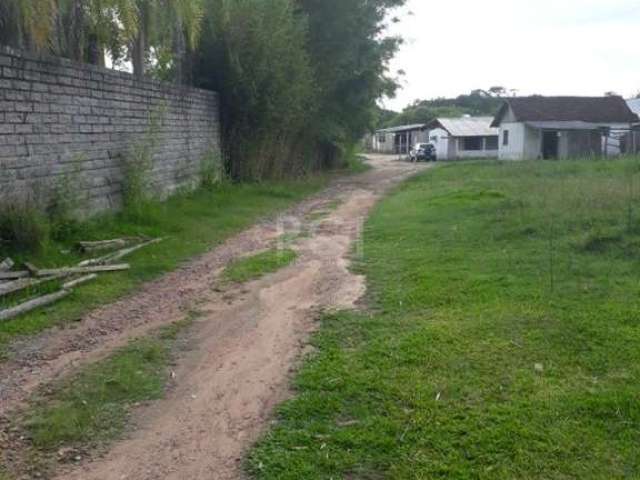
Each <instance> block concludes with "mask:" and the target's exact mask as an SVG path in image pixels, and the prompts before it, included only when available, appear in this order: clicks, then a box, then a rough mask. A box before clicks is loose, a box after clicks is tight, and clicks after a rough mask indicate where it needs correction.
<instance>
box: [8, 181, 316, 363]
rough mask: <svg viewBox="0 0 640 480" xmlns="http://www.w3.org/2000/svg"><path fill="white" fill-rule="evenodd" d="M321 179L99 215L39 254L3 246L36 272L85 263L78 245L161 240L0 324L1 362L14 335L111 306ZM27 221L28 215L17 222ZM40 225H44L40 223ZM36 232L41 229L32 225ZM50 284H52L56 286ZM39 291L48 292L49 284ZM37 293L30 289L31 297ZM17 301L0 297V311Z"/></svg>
mask: <svg viewBox="0 0 640 480" xmlns="http://www.w3.org/2000/svg"><path fill="white" fill-rule="evenodd" d="M325 183H326V177H323V176H316V177H309V178H306V179H301V180H297V181H288V182H280V183H263V184H243V185H233V184H227V183H225V184H222V185H219V186H217V187H216V188H215V189H204V188H203V189H199V190H197V191H195V192H191V193H185V194H180V195H177V196H175V197H173V198H171V199H170V200H168V201H167V202H164V203H158V202H149V203H148V204H147V206H146V207H145V210H144V215H143V216H136V215H130V214H128V213H127V212H126V211H125V212H121V213H118V214H113V215H104V216H102V217H99V218H95V219H92V220H90V221H87V222H83V223H79V224H78V226H77V227H78V228H76V229H73V230H72V231H71V232H70V234H69V235H68V236H65V237H64V238H63V239H62V238H58V239H52V238H49V239H48V240H47V241H45V242H43V243H42V246H41V249H40V250H39V251H38V252H33V251H29V252H25V251H24V249H22V248H16V247H11V246H10V245H8V244H7V243H2V244H0V257H2V258H4V256H12V257H13V258H14V260H16V261H17V262H21V261H30V262H32V263H34V264H35V265H37V266H38V267H41V268H46V267H56V266H61V265H74V264H77V263H78V262H79V261H80V260H82V259H83V258H85V257H83V256H81V255H80V254H79V253H78V251H77V250H76V249H75V248H74V245H75V243H76V242H77V241H79V240H104V239H108V238H119V237H132V236H141V235H143V236H148V237H153V238H158V237H162V238H165V240H164V241H163V242H162V243H160V244H157V245H153V246H151V247H148V248H147V249H144V250H141V251H139V252H136V253H135V254H134V255H132V256H131V257H130V262H131V270H130V271H128V272H122V273H115V274H109V275H104V276H101V277H100V278H99V279H98V280H97V281H96V282H95V283H92V284H87V285H85V286H82V287H81V288H79V289H77V293H75V292H74V293H73V294H72V295H71V296H70V297H69V298H68V299H66V300H65V301H64V302H62V303H60V304H57V305H55V306H53V307H50V308H47V309H43V310H38V311H36V312H33V313H30V314H27V315H24V316H21V317H19V318H17V319H15V320H11V321H8V322H2V323H0V358H1V357H2V355H3V353H4V351H3V349H4V347H6V345H7V343H8V342H9V341H10V340H11V339H12V338H14V337H15V336H18V335H28V334H35V333H37V332H39V331H41V330H43V329H45V328H48V327H50V326H53V325H56V324H60V323H63V322H71V321H74V320H75V319H78V318H79V317H80V316H81V315H82V314H83V313H84V312H86V311H87V310H89V309H91V308H93V307H95V306H97V305H100V304H103V303H105V302H109V301H112V300H114V299H116V298H118V297H119V296H121V295H123V294H125V293H127V292H129V291H130V290H131V289H133V288H134V287H136V286H138V285H139V284H140V283H141V282H144V281H148V280H150V279H152V278H154V277H157V276H158V275H160V274H162V273H164V272H167V271H170V270H172V269H175V268H176V267H177V266H178V265H179V264H180V263H181V262H183V261H185V260H188V259H189V258H190V257H192V256H194V255H197V254H199V253H202V252H204V251H206V250H209V249H211V248H212V247H214V246H215V245H217V244H218V243H220V242H221V241H223V240H224V239H225V238H227V237H228V236H229V235H231V234H233V233H236V232H238V231H239V230H241V229H242V228H245V227H247V226H249V225H251V224H252V223H253V222H255V221H256V220H257V219H258V218H260V217H261V216H264V215H268V214H271V213H273V212H275V211H276V210H279V209H282V208H285V207H287V206H289V205H291V204H292V203H294V202H296V201H299V200H300V199H302V198H303V197H304V196H306V195H308V194H310V193H312V192H315V191H317V190H318V189H320V188H322V186H324V185H325ZM20 218H26V219H28V220H32V219H35V218H36V217H33V216H31V215H27V216H26V217H25V216H22V217H20ZM43 224H44V225H47V223H46V221H44V220H43ZM36 225H37V228H41V224H39V223H38V224H36ZM53 286H55V285H53ZM43 288H45V289H46V288H52V286H51V285H48V286H45V287H43ZM42 291H43V290H42V288H38V289H35V290H33V289H32V290H28V291H26V292H25V293H24V295H27V296H29V295H35V294H37V293H40V292H42ZM16 301H17V299H16V298H14V297H9V298H3V299H0V308H3V307H5V306H7V305H11V304H13V303H15V302H16Z"/></svg>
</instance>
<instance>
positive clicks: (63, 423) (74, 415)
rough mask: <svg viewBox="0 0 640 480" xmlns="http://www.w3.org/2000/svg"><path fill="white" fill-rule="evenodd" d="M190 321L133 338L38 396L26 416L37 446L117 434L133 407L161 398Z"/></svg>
mask: <svg viewBox="0 0 640 480" xmlns="http://www.w3.org/2000/svg"><path fill="white" fill-rule="evenodd" d="M187 325H188V324H187V323H185V322H182V323H178V324H174V325H171V326H170V327H167V328H164V329H161V330H160V331H159V332H158V333H157V334H155V335H152V336H149V337H146V338H142V339H139V340H135V341H133V342H131V343H130V344H129V345H128V346H127V347H125V348H123V349H121V350H119V351H117V352H115V353H114V354H113V355H111V356H110V357H109V358H108V359H106V360H104V361H101V362H99V363H97V364H94V365H92V366H90V367H87V368H86V369H85V370H84V371H82V372H81V373H80V374H78V375H77V376H75V377H73V378H71V379H68V380H66V381H65V382H64V383H62V384H61V385H59V386H57V387H56V388H55V390H54V392H53V393H52V394H49V395H47V396H46V397H42V398H41V399H39V400H37V402H36V407H35V408H34V409H33V410H31V411H30V413H29V414H28V417H27V418H26V420H25V426H26V428H27V430H28V431H29V434H30V439H31V442H32V444H33V446H34V447H35V448H36V449H38V450H43V451H52V450H54V449H57V448H60V447H62V446H68V445H76V444H79V443H81V442H82V443H85V442H89V443H90V444H94V445H95V444H96V443H99V442H104V441H108V440H111V439H113V438H115V437H116V436H118V435H119V434H120V433H121V432H122V430H123V429H124V428H125V425H126V419H127V416H128V412H129V409H130V408H131V405H133V404H134V403H136V402H141V401H145V400H154V399H157V398H160V397H161V396H162V394H163V392H164V386H165V383H166V381H167V378H168V377H167V371H166V367H167V365H168V362H169V360H170V353H171V349H172V345H173V342H174V341H175V339H176V337H177V335H178V334H179V332H180V331H181V330H182V329H183V328H185V327H186V326H187Z"/></svg>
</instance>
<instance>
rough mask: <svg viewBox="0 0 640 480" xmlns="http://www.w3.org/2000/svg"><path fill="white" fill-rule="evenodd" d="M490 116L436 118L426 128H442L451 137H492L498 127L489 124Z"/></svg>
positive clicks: (496, 132) (496, 133)
mask: <svg viewBox="0 0 640 480" xmlns="http://www.w3.org/2000/svg"><path fill="white" fill-rule="evenodd" d="M492 120H493V118H491V117H462V118H436V119H435V120H433V121H432V122H430V123H428V124H427V128H428V129H429V130H432V129H434V128H442V129H444V130H446V131H447V132H448V133H449V135H451V136H452V137H492V136H497V135H498V129H497V128H493V127H492V126H491V122H492Z"/></svg>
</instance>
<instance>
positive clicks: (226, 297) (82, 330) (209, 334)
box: [0, 157, 425, 480]
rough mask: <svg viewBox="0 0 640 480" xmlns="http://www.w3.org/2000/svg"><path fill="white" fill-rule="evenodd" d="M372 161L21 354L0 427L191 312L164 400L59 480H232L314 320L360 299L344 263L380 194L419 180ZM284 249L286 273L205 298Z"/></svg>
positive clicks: (412, 168) (4, 371) (6, 389)
mask: <svg viewBox="0 0 640 480" xmlns="http://www.w3.org/2000/svg"><path fill="white" fill-rule="evenodd" d="M370 161H371V163H372V165H373V166H374V169H373V170H371V171H369V172H367V173H364V174H361V175H357V176H351V177H343V178H340V179H337V180H336V181H335V182H334V184H333V185H332V186H331V187H330V188H329V189H327V190H326V191H324V192H323V193H321V194H320V195H317V196H316V197H314V198H312V199H310V200H307V201H305V202H303V203H301V204H300V205H298V206H297V207H295V208H294V209H292V210H291V211H289V212H287V213H286V214H285V215H283V216H281V217H279V218H278V219H275V220H271V221H268V222H264V223H261V224H258V225H256V226H254V227H253V228H251V229H249V230H248V231H246V232H244V233H242V234H240V235H238V236H236V237H234V238H232V239H230V240H229V241H227V242H226V243H225V244H224V245H222V246H221V247H219V248H217V249H215V250H213V251H211V252H209V253H208V254H205V255H204V256H202V257H200V258H198V259H196V260H194V261H193V262H191V263H190V264H189V265H186V266H185V267H183V268H182V269H180V270H178V271H176V272H174V273H171V274H168V275H166V276H164V277H162V278H161V279H159V280H158V281H156V282H152V283H150V284H148V285H146V286H145V287H144V288H143V289H142V290H141V291H139V292H137V293H135V294H133V295H132V296H130V297H128V298H126V299H123V300H122V301H120V302H117V303H115V304H113V305H109V306H106V307H104V308H102V309H100V310H98V311H96V312H93V313H92V314H91V315H89V316H87V318H85V319H83V321H82V322H80V323H79V324H78V325H76V327H75V328H74V329H60V330H54V331H51V332H48V333H46V334H44V335H42V336H41V337H39V338H37V339H35V340H32V341H29V342H26V343H24V344H22V345H20V346H19V348H17V349H16V352H20V353H19V354H17V355H16V357H15V358H14V359H13V360H12V361H11V362H10V363H7V364H5V365H2V366H1V367H0V379H2V380H0V401H1V402H0V416H1V415H2V414H6V413H7V411H9V410H10V409H12V408H15V407H17V406H19V405H20V404H21V403H22V402H23V401H24V400H25V399H26V398H27V397H28V396H29V395H30V394H32V393H33V391H34V390H35V389H36V388H38V387H39V386H40V385H42V384H46V383H48V382H50V381H52V380H55V379H56V378H59V377H60V376H62V375H66V374H68V373H70V372H71V371H73V369H74V368H77V367H78V366H79V365H82V364H85V363H88V362H92V361H95V360H97V359H99V358H102V357H104V356H105V355H107V354H108V353H109V352H110V351H112V350H113V348H115V347H118V346H121V345H124V344H126V342H128V341H129V340H130V339H131V338H133V337H136V336H140V335H142V334H144V333H145V332H147V331H149V330H150V329H153V328H157V327H158V326H160V325H165V324H168V323H171V322H174V321H176V320H180V319H181V318H184V316H185V315H186V313H187V311H189V310H192V309H196V310H197V311H198V312H199V315H198V317H197V320H196V322H195V325H194V327H193V328H192V330H191V334H190V339H189V342H188V343H189V348H188V350H187V351H186V352H184V354H183V355H182V357H181V358H180V359H179V362H178V365H177V366H176V367H175V369H174V370H175V374H176V375H175V379H174V384H173V385H172V388H171V389H170V390H169V392H168V395H167V397H166V398H165V399H164V400H161V401H159V402H156V403H154V404H153V405H152V406H149V407H144V408H141V409H140V410H139V411H138V412H136V413H135V415H134V419H133V420H134V424H135V426H136V428H135V429H132V433H131V434H130V436H129V438H128V439H125V440H123V441H121V442H119V443H117V444H116V445H115V446H114V447H113V448H112V449H111V450H110V451H109V452H108V453H107V454H106V455H105V456H104V457H103V458H99V459H96V460H94V461H93V462H89V463H86V464H84V465H81V466H77V467H75V468H73V469H71V470H68V471H62V472H60V475H59V476H58V478H60V479H72V480H80V479H82V480H112V479H113V480H122V479H131V480H152V479H153V480H158V479H172V480H185V479H190V480H199V479H202V480H210V479H215V480H226V479H239V478H242V472H241V469H240V463H239V460H240V458H241V457H242V454H243V452H244V450H245V449H246V448H247V447H248V446H250V445H251V443H252V442H253V441H255V439H256V438H257V437H258V435H259V434H260V433H261V431H262V430H263V428H264V427H265V425H266V424H268V420H269V418H270V415H271V412H272V410H273V407H274V406H275V405H276V404H278V403H279V402H281V401H282V400H284V399H285V398H286V397H287V395H288V394H289V388H288V385H289V379H290V372H291V370H292V369H293V368H294V366H295V364H296V362H297V360H298V359H299V358H300V356H301V353H302V352H303V350H304V347H305V342H306V340H307V339H308V337H309V334H310V333H311V332H312V331H313V330H314V328H315V326H316V323H315V319H316V318H317V311H318V310H319V309H325V308H349V307H352V306H353V305H354V304H355V303H356V302H357V300H358V299H359V298H360V297H361V296H362V294H363V293H364V289H365V285H364V279H363V278H361V277H358V276H356V275H354V274H353V273H351V272H349V270H348V265H349V260H348V257H349V254H350V252H351V251H352V249H353V247H354V242H355V241H356V240H357V239H358V237H359V233H360V228H361V225H362V222H363V221H364V219H365V218H366V216H367V214H368V212H369V210H370V209H371V207H372V206H373V205H374V204H375V202H376V200H378V199H379V197H380V196H381V195H382V194H383V193H384V192H385V191H387V190H388V189H389V188H391V187H393V186H394V185H396V184H397V183H399V182H400V181H401V180H403V179H404V178H406V177H408V176H409V175H411V174H413V173H416V172H417V171H419V170H422V169H423V168H425V167H424V165H411V164H407V163H400V162H394V161H391V160H390V159H389V158H384V157H371V159H370ZM323 212H324V215H323ZM318 217H320V218H319V219H318ZM283 238H286V239H287V241H290V242H291V248H293V249H294V250H296V251H297V252H298V254H299V258H298V260H297V261H296V262H295V264H293V265H292V266H290V267H288V268H286V269H283V270H281V271H279V272H277V273H275V274H273V275H270V276H268V277H265V278H263V279H261V280H258V281H254V282H251V283H248V284H246V285H243V286H240V287H239V286H233V287H227V288H224V289H222V290H220V289H218V288H215V286H216V277H217V276H218V274H219V271H220V269H221V268H222V267H223V266H224V265H225V264H226V263H227V262H228V261H229V260H230V259H232V258H236V257H238V256H242V255H246V254H250V253H254V252H256V251H259V250H261V249H265V248H268V247H270V246H273V245H277V244H278V242H281V241H282V240H281V239H283Z"/></svg>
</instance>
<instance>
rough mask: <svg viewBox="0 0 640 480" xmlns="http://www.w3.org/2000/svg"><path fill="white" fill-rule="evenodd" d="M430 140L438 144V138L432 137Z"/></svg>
mask: <svg viewBox="0 0 640 480" xmlns="http://www.w3.org/2000/svg"><path fill="white" fill-rule="evenodd" d="M429 140H430V141H432V142H433V143H438V136H437V135H432V136H430V137H429Z"/></svg>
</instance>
